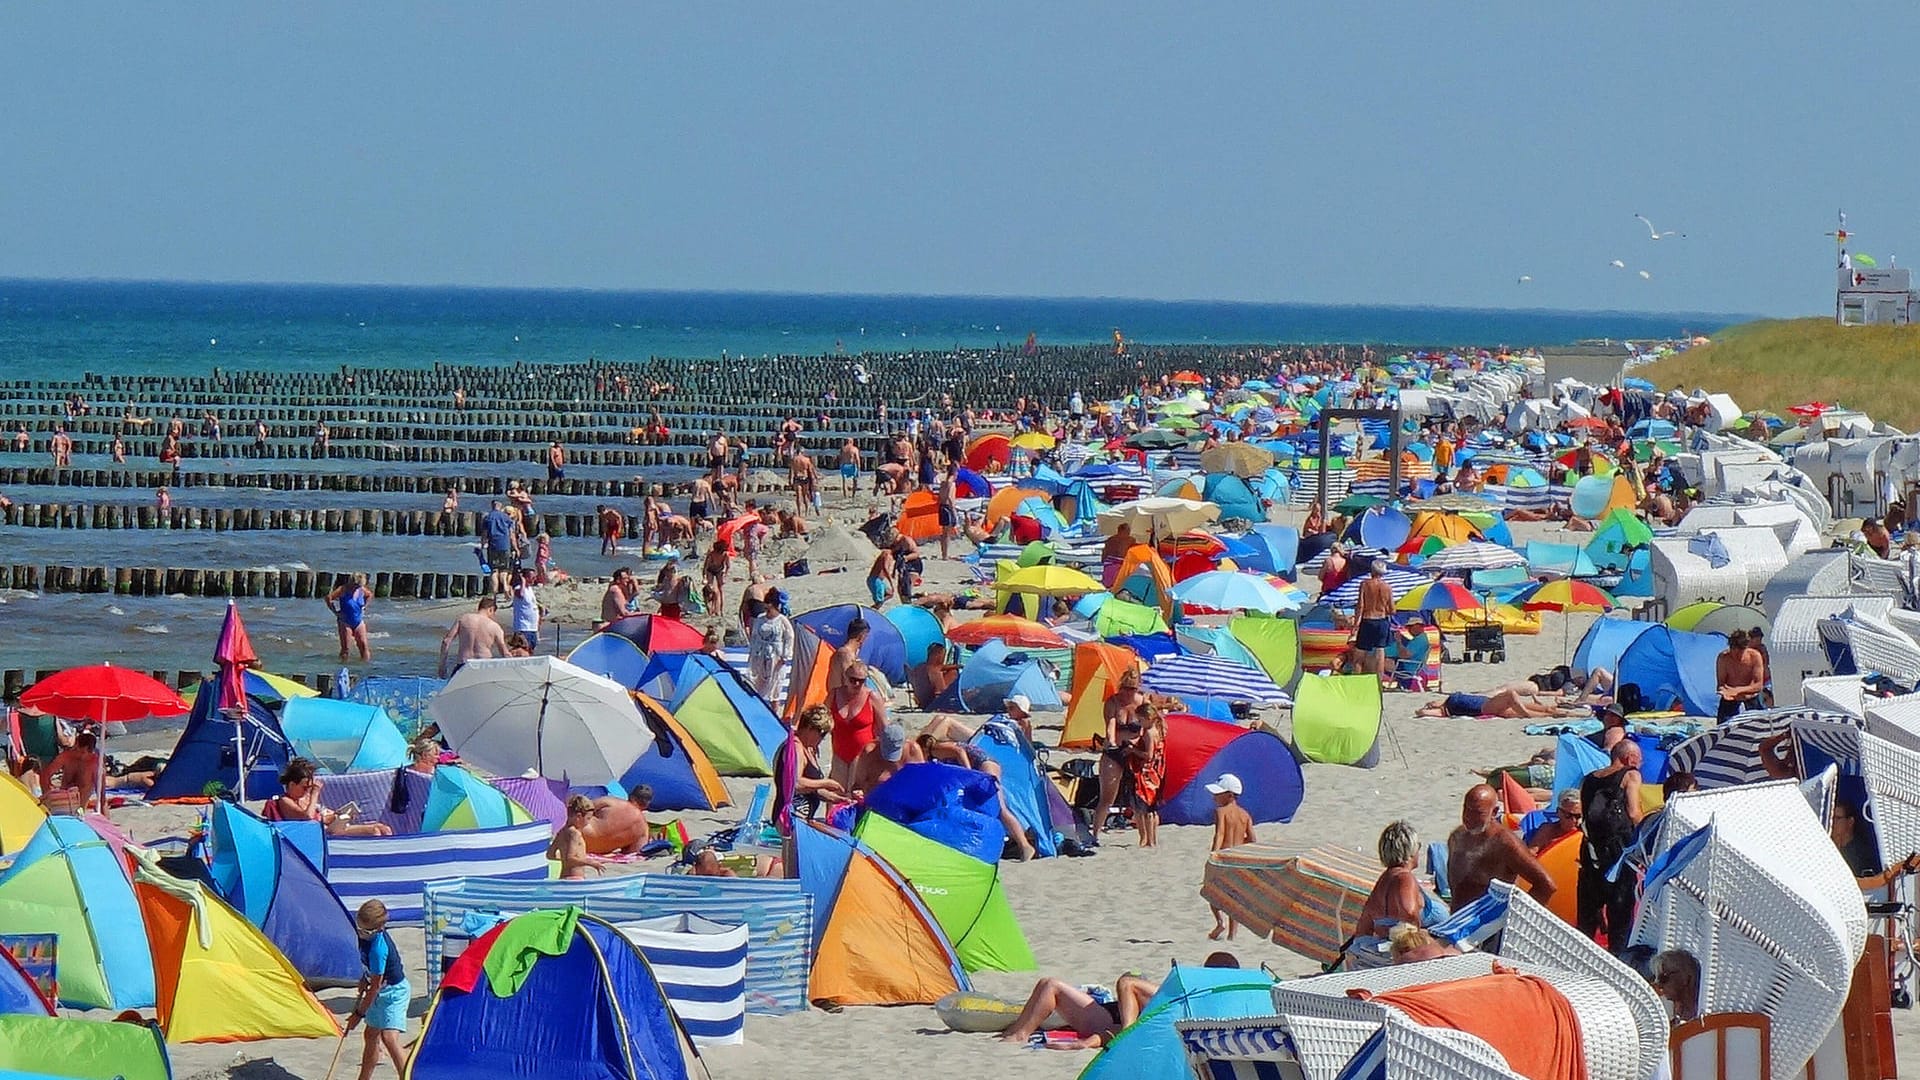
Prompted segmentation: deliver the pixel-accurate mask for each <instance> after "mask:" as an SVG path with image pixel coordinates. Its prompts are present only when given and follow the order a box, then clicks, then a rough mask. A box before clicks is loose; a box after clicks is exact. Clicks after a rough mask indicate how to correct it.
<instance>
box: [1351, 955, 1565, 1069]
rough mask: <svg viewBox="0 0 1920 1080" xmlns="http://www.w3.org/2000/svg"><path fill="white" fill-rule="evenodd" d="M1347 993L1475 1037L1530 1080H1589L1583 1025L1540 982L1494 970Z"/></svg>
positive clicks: (1560, 998)
mask: <svg viewBox="0 0 1920 1080" xmlns="http://www.w3.org/2000/svg"><path fill="white" fill-rule="evenodd" d="M1349 993H1350V994H1351V995H1352V996H1354V997H1357V998H1360V999H1361V1000H1369V1001H1372V1002H1374V1003H1375V1004H1379V1005H1388V1006H1392V1007H1393V1008H1395V1009H1398V1010H1399V1011H1400V1012H1402V1013H1405V1014H1406V1016H1407V1018H1408V1019H1410V1020H1412V1021H1413V1022H1414V1023H1417V1024H1424V1025H1426V1026H1428V1027H1438V1028H1452V1029H1453V1030H1455V1031H1464V1032H1467V1033H1468V1034H1470V1035H1476V1036H1478V1037H1480V1038H1481V1039H1483V1040H1485V1042H1486V1043H1487V1045H1489V1046H1491V1047H1493V1048H1494V1050H1496V1051H1498V1052H1499V1054H1500V1056H1501V1057H1503V1058H1505V1059H1506V1062H1507V1067H1508V1068H1510V1069H1512V1070H1513V1071H1514V1072H1516V1073H1519V1074H1520V1075H1521V1076H1525V1077H1527V1078H1529V1080H1587V1058H1586V1052H1585V1049H1584V1046H1583V1044H1582V1041H1581V1035H1580V1019H1579V1017H1577V1016H1575V1015H1574V1012H1573V1005H1572V1003H1570V1002H1569V1001H1567V997H1566V995H1565V994H1562V993H1561V992H1560V991H1559V990H1557V989H1555V988H1554V987H1553V985H1552V984H1551V983H1549V982H1547V981H1546V980H1545V979H1541V978H1539V977H1538V976H1534V975H1521V974H1519V973H1517V972H1514V971H1511V970H1508V969H1503V968H1500V967H1498V966H1497V965H1496V966H1495V967H1494V970H1493V974H1491V975H1482V976H1480V977H1479V978H1474V979H1457V980H1455V981H1452V982H1443V983H1430V984H1428V985H1426V986H1409V987H1406V988H1405V989H1401V990H1393V991H1389V992H1387V993H1384V994H1371V993H1369V992H1367V991H1365V990H1352V991H1349Z"/></svg>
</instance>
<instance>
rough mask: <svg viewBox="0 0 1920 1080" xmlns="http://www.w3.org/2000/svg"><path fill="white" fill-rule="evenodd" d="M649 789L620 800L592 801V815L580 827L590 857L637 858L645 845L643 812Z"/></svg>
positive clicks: (637, 789) (649, 799)
mask: <svg viewBox="0 0 1920 1080" xmlns="http://www.w3.org/2000/svg"><path fill="white" fill-rule="evenodd" d="M652 805H653V789H652V788H650V787H648V786H647V785H645V784H640V785H638V786H636V787H635V788H634V789H633V790H632V791H630V792H628V793H627V797H626V798H624V799H619V798H615V797H614V796H612V795H602V796H601V797H599V798H597V799H595V800H593V813H592V814H591V815H589V816H588V818H587V820H586V823H585V824H583V825H581V826H580V835H581V836H582V837H583V838H584V839H585V840H586V842H587V851H588V852H589V853H591V854H594V855H638V854H639V853H640V849H641V848H642V847H643V846H645V845H646V842H647V808H648V807H651V806H652Z"/></svg>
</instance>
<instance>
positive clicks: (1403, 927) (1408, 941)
mask: <svg viewBox="0 0 1920 1080" xmlns="http://www.w3.org/2000/svg"><path fill="white" fill-rule="evenodd" d="M1387 955H1388V956H1389V957H1390V958H1391V959H1392V961H1393V962H1394V963H1396V964H1417V963H1419V962H1420V961H1422V960H1433V959H1436V958H1438V957H1442V956H1459V955H1460V949H1459V947H1458V946H1456V945H1449V944H1448V943H1447V942H1445V941H1443V940H1441V939H1439V938H1437V937H1434V936H1433V933H1432V931H1430V930H1428V929H1427V928H1426V927H1424V926H1415V925H1414V924H1412V923H1401V924H1400V925H1399V926H1396V927H1394V928H1393V930H1392V931H1391V932H1389V933H1388V934H1387Z"/></svg>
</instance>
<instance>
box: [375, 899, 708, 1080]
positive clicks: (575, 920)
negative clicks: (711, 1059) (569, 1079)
mask: <svg viewBox="0 0 1920 1080" xmlns="http://www.w3.org/2000/svg"><path fill="white" fill-rule="evenodd" d="M555 948H558V949H559V950H560V951H558V952H555V951H553V950H554V949H555ZM693 1060H697V1056H696V1055H695V1053H694V1050H693V1047H692V1043H691V1042H690V1041H689V1040H688V1039H687V1036H686V1032H685V1031H684V1030H683V1029H682V1028H681V1026H680V1024H679V1022H678V1021H676V1020H675V1019H674V1015H673V1010H672V1009H671V1008H669V1007H668V1004H667V995H666V991H665V990H663V989H661V987H660V981H659V979H657V978H656V977H655V976H654V972H653V968H652V967H651V966H650V965H649V964H648V963H647V958H646V957H645V956H644V955H642V954H641V952H640V949H639V948H638V947H637V946H635V945H634V944H633V943H632V942H630V941H628V940H627V939H626V938H625V937H623V936H621V934H620V931H619V930H617V929H615V928H614V927H613V925H612V924H610V923H606V922H603V921H601V920H599V919H596V918H594V917H593V916H591V915H583V914H581V913H580V910H579V909H578V908H567V909H565V910H561V911H536V912H534V913H532V914H530V915H522V916H520V917H519V918H517V919H511V920H509V921H507V922H503V923H501V924H500V925H499V926H496V927H494V928H493V929H492V930H490V931H488V932H487V933H486V935H485V936H483V937H481V938H480V939H479V940H478V941H475V942H474V943H473V944H472V945H471V946H469V947H468V948H467V950H466V952H464V953H462V954H461V955H460V959H459V960H457V961H455V962H454V964H453V967H452V968H451V969H450V970H449V971H448V972H447V978H446V981H445V982H444V983H442V984H441V986H440V989H439V991H438V992H437V993H435V994H434V996H433V1002H432V1004H431V1005H429V1006H428V1008H427V1017H426V1020H425V1022H424V1023H423V1025H422V1027H421V1031H420V1040H419V1042H418V1043H416V1044H415V1046H414V1050H413V1057H412V1058H411V1059H409V1060H408V1062H407V1070H406V1075H407V1077H408V1078H409V1080H507V1078H511V1077H537V1076H555V1077H559V1076H578V1077H594V1078H596V1080H688V1077H689V1076H690V1075H691V1070H690V1066H689V1062H691V1061H693Z"/></svg>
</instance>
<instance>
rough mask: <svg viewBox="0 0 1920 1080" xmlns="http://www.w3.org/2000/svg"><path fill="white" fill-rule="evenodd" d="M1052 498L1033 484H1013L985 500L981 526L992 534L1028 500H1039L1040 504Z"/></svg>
mask: <svg viewBox="0 0 1920 1080" xmlns="http://www.w3.org/2000/svg"><path fill="white" fill-rule="evenodd" d="M1052 497H1053V496H1052V495H1051V494H1049V493H1048V492H1046V491H1045V490H1042V489H1041V488H1040V487H1039V486H1038V485H1034V484H1015V485H1013V486H1011V487H1004V488H1001V489H1000V490H999V491H996V492H994V493H993V497H992V498H990V499H988V500H987V508H986V511H985V516H984V517H983V518H982V519H981V526H982V527H983V528H985V529H986V530H987V531H988V532H992V531H993V530H994V529H997V528H999V527H1000V525H1001V523H1003V522H1005V521H1006V520H1007V519H1008V518H1010V517H1012V516H1013V514H1014V512H1015V511H1016V510H1018V509H1019V508H1020V505H1021V504H1022V503H1024V502H1026V501H1028V500H1029V499H1039V500H1040V501H1041V502H1046V501H1047V500H1049V499H1051V498H1052Z"/></svg>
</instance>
